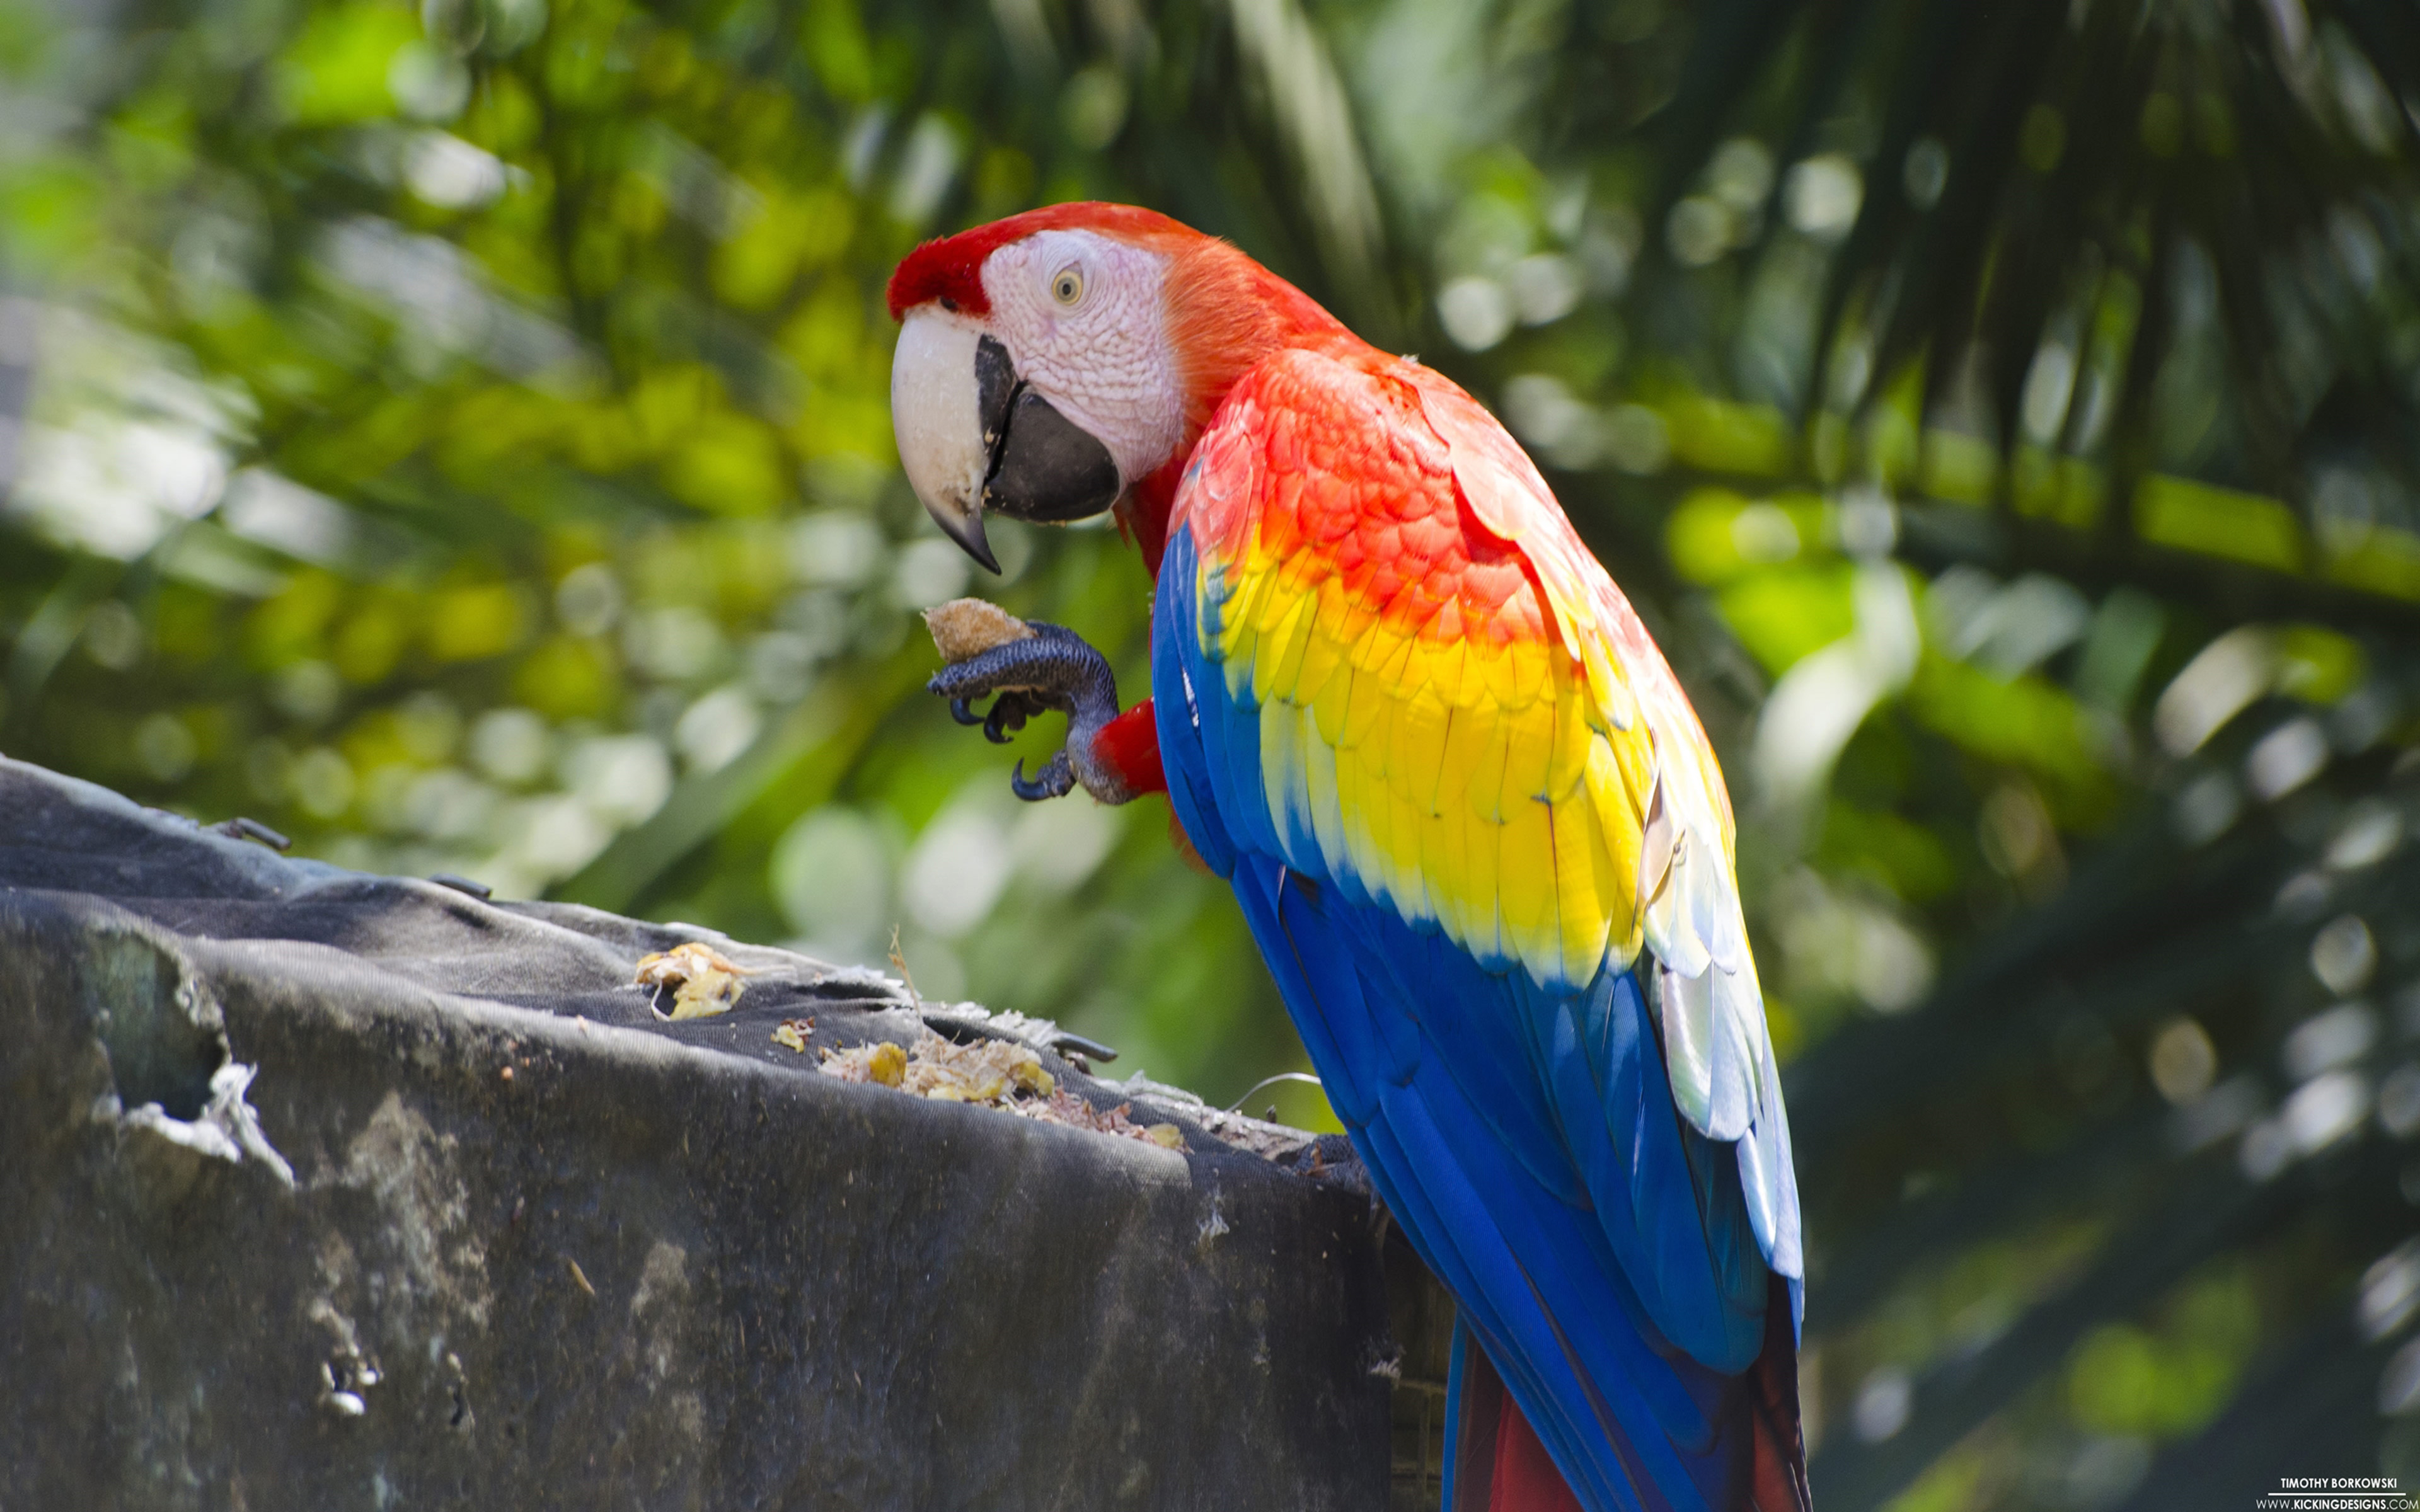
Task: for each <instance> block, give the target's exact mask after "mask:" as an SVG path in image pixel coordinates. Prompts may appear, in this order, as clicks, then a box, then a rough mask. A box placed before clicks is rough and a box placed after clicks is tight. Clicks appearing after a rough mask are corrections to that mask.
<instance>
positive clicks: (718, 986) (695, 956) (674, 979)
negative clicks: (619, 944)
mask: <svg viewBox="0 0 2420 1512" xmlns="http://www.w3.org/2000/svg"><path fill="white" fill-rule="evenodd" d="M754 975H755V973H754V972H752V971H750V970H749V969H748V968H747V967H745V966H741V965H736V964H733V963H732V962H731V960H730V959H729V958H728V957H726V956H724V955H723V953H722V952H721V951H720V950H718V949H715V948H714V947H712V946H710V945H705V944H701V943H699V942H698V941H696V940H691V941H690V942H689V943H688V944H686V945H676V946H674V947H673V948H672V949H669V950H658V951H657V952H656V953H654V954H653V955H647V956H642V957H640V958H639V974H638V978H637V980H638V984H639V985H640V986H642V987H644V988H646V989H647V1007H648V1008H649V1009H650V1010H652V1011H654V1012H655V1015H656V1017H658V1018H659V1019H703V1018H712V1017H713V1016H714V1015H716V1014H717V1013H728V1012H730V1011H731V1008H732V1005H733V1004H735V1003H737V1002H738V1001H739V995H740V993H741V992H743V991H744V990H746V988H747V985H748V984H747V983H746V982H744V981H742V980H739V979H741V978H742V977H752V976H754ZM666 987H670V988H671V989H673V1011H671V1012H669V1013H667V1012H665V1011H663V1010H662V1009H659V1008H657V1007H656V1002H655V995H656V994H658V993H660V992H661V991H663V989H665V988H666Z"/></svg>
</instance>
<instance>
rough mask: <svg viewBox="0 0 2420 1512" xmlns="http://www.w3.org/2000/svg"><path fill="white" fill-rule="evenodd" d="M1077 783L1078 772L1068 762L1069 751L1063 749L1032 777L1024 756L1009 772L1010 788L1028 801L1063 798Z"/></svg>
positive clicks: (1035, 801)
mask: <svg viewBox="0 0 2420 1512" xmlns="http://www.w3.org/2000/svg"><path fill="white" fill-rule="evenodd" d="M1075 785H1076V773H1075V770H1074V768H1072V767H1070V766H1069V765H1068V764H1067V753H1066V752H1065V751H1061V752H1060V753H1059V754H1058V755H1056V756H1053V757H1051V758H1050V760H1048V761H1047V762H1045V763H1044V764H1043V766H1042V770H1041V771H1039V772H1037V773H1035V774H1034V775H1033V776H1032V777H1031V778H1029V777H1027V776H1026V775H1025V762H1024V760H1023V759H1022V758H1019V760H1018V761H1017V764H1016V767H1015V768H1014V769H1013V770H1011V771H1010V772H1009V774H1008V790H1009V791H1010V792H1011V793H1014V794H1016V795H1017V796H1018V797H1020V798H1023V799H1024V800H1025V801H1026V802H1028V803H1040V802H1041V801H1042V800H1043V799H1045V798H1063V797H1065V796H1066V795H1067V790H1068V789H1069V788H1072V787H1074V786H1075Z"/></svg>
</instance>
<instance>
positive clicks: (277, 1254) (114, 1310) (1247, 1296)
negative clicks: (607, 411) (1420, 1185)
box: [0, 762, 1436, 1512]
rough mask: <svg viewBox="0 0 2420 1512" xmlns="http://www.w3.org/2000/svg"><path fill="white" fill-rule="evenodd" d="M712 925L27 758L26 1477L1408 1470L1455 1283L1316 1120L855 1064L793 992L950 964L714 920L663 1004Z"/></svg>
mask: <svg viewBox="0 0 2420 1512" xmlns="http://www.w3.org/2000/svg"><path fill="white" fill-rule="evenodd" d="M688 938H709V939H712V938H716V937H714V936H708V935H706V934H705V933H703V932H699V931H693V930H686V929H682V928H679V927H659V926H652V925H645V924H638V923H633V922H631V921H628V920H625V919H620V918H613V917H611V916H608V915H603V914H598V913H595V912H593V911H590V910H585V909H579V908H571V907H564V906H554V905H544V904H489V903H481V902H478V901H476V900H474V899H473V898H470V897H468V896H465V895H463V894H461V893H459V892H456V891H452V890H449V889H446V888H442V887H436V886H433V885H430V884H427V883H420V882H413V881H408V880H397V879H392V878H372V877H364V876H360V875H357V874H353V873H349V872H339V871H336V870H334V869H333V868H329V867H325V866H319V865H316V864H313V863H308V862H299V861H288V860H286V859H284V858H281V857H279V856H275V855H274V854H272V853H271V852H269V851H268V850H265V849H263V848H261V847H260V846H257V845H255V844H252V843H250V842H247V841H238V840H232V839H228V838H225V837H223V836H221V835H219V834H216V833H214V832H211V831H208V830H204V829H202V828H200V827H199V826H196V825H193V824H192V823H190V822H188V821H185V820H182V819H178V818H176V817H174V816H170V815H164V814H160V813H156V812H153V811H150V810H142V809H139V808H137V807H136V806H134V805H132V804H131V803H129V802H127V801H126V800H124V799H121V798H118V797H116V796H115V795H110V794H108V793H106V792H104V791H102V790H101V789H98V788H93V787H90V786H88V785H85V784H83V783H78V782H73V781H71V780H70V779H63V778H59V777H56V776H54V775H53V774H50V773H46V772H43V771H40V770H39V769H38V768H34V767H29V766H25V765H23V764H17V763H8V762H0V1275H5V1278H6V1287H5V1289H0V1512H33V1509H48V1508H70V1507H72V1508H105V1507H189V1506H190V1507H197V1508H198V1507H209V1508H250V1509H256V1512H266V1509H270V1508H283V1507H310V1508H318V1507H364V1508H388V1507H421V1506H479V1507H579V1508H592V1507H595V1508H603V1507H613V1508H621V1507H640V1508H648V1509H656V1508H674V1507H755V1506H767V1507H798V1508H819V1507H833V1508H841V1507H861V1508H873V1507H916V1508H947V1507H984V1508H1011V1509H1013V1508H1024V1507H1033V1508H1042V1507H1117V1506H1139V1507H1143V1506H1147V1507H1219V1508H1233V1507H1253V1508H1259V1507H1272V1508H1275V1507H1283V1508H1331V1507H1332V1508H1340V1509H1342V1508H1363V1507H1372V1508H1374V1507H1379V1506H1384V1505H1386V1504H1388V1500H1389V1496H1388V1488H1389V1468H1390V1467H1389V1458H1390V1456H1389V1437H1390V1386H1391V1385H1392V1381H1391V1380H1390V1372H1392V1373H1400V1370H1401V1363H1402V1362H1403V1361H1404V1354H1403V1352H1402V1351H1401V1350H1399V1348H1398V1346H1397V1345H1396V1344H1395V1343H1394V1342H1393V1339H1392V1336H1391V1334H1390V1329H1389V1326H1388V1294H1389V1291H1390V1289H1391V1290H1392V1291H1393V1292H1394V1293H1395V1295H1396V1299H1397V1307H1398V1311H1399V1312H1402V1311H1403V1310H1404V1308H1405V1307H1407V1306H1408V1307H1410V1308H1412V1309H1413V1310H1414V1311H1415V1312H1419V1310H1421V1309H1426V1310H1427V1311H1428V1312H1431V1313H1433V1312H1434V1311H1435V1304H1434V1295H1433V1294H1432V1293H1429V1292H1426V1291H1424V1290H1422V1283H1420V1282H1419V1281H1418V1280H1417V1279H1409V1280H1407V1279H1406V1277H1405V1276H1404V1274H1403V1273H1401V1271H1400V1269H1398V1270H1397V1272H1396V1273H1394V1275H1393V1276H1392V1278H1391V1282H1392V1284H1391V1287H1390V1285H1389V1282H1388V1278H1387V1276H1386V1264H1385V1262H1384V1260H1383V1258H1382V1252H1383V1251H1384V1250H1385V1249H1386V1247H1387V1246H1386V1244H1385V1242H1384V1241H1383V1240H1382V1237H1381V1235H1382V1231H1383V1224H1382V1223H1380V1222H1377V1221H1373V1213H1372V1210H1371V1207H1370V1203H1369V1199H1368V1197H1367V1196H1366V1194H1365V1192H1364V1191H1363V1190H1361V1189H1360V1188H1358V1187H1357V1185H1356V1184H1355V1182H1354V1181H1353V1180H1352V1179H1351V1178H1352V1176H1353V1173H1354V1170H1355V1168H1354V1167H1353V1166H1352V1165H1350V1163H1349V1160H1344V1161H1340V1160H1339V1159H1338V1156H1339V1155H1340V1153H1341V1152H1340V1151H1339V1150H1338V1149H1336V1148H1335V1147H1334V1146H1333V1145H1332V1144H1331V1145H1330V1146H1329V1147H1328V1148H1327V1149H1326V1150H1324V1151H1323V1150H1318V1149H1313V1148H1293V1147H1294V1146H1298V1145H1299V1144H1300V1138H1301V1136H1287V1135H1284V1134H1281V1133H1280V1132H1278V1131H1274V1130H1271V1129H1269V1128H1268V1127H1267V1126H1264V1125H1263V1126H1254V1127H1247V1126H1245V1124H1244V1123H1243V1122H1242V1120H1231V1119H1221V1118H1220V1117H1218V1116H1217V1115H1213V1114H1210V1113H1209V1112H1208V1111H1207V1110H1204V1109H1201V1108H1200V1107H1198V1105H1196V1106H1190V1107H1188V1106H1187V1105H1186V1104H1185V1103H1184V1102H1183V1100H1182V1098H1181V1097H1180V1096H1177V1095H1175V1094H1166V1093H1162V1094H1158V1101H1157V1102H1156V1103H1155V1102H1154V1101H1153V1098H1152V1095H1150V1094H1148V1093H1146V1095H1145V1096H1144V1097H1143V1099H1142V1105H1139V1106H1138V1108H1137V1115H1138V1117H1142V1116H1145V1115H1148V1116H1149V1117H1152V1118H1166V1119H1171V1121H1175V1122H1177V1123H1178V1124H1179V1125H1180V1127H1181V1128H1182V1129H1183V1130H1184V1132H1185V1134H1186V1136H1187V1149H1186V1150H1185V1151H1183V1152H1182V1153H1179V1152H1175V1151H1171V1150H1167V1149H1158V1148H1156V1147H1153V1146H1148V1145H1144V1144H1141V1143H1138V1142H1135V1141H1132V1140H1122V1139H1117V1138H1112V1137H1109V1136H1107V1135H1102V1134H1091V1133H1086V1132H1081V1131H1078V1130H1073V1129H1068V1128H1063V1127H1058V1126H1053V1125H1047V1124H1043V1123H1037V1122H1034V1121H1032V1120H1028V1119H1019V1118H1016V1117H1015V1116H1013V1115H1010V1114H1006V1113H1002V1112H999V1111H997V1110H991V1109H985V1108H978V1107H969V1106H962V1105H956V1104H949V1103H933V1102H925V1101H922V1100H918V1099H915V1098H911V1097H907V1096H905V1095H902V1094H900V1093H897V1092H893V1091H891V1090H888V1089H885V1088H876V1087H867V1086H854V1085H847V1084H844V1083H842V1082H839V1081H836V1080H834V1079H832V1078H830V1077H827V1076H822V1075H819V1074H817V1073H816V1072H814V1069H813V1068H814V1056H813V1055H812V1054H809V1055H803V1056H802V1055H799V1054H798V1053H795V1052H793V1051H790V1050H786V1049H783V1048H782V1047H780V1046H778V1045H776V1044H774V1043H773V1042H772V1041H771V1038H770V1035H771V1028H772V1026H774V1025H777V1024H779V1023H780V1022H781V1021H782V1020H783V1019H785V1018H805V1017H813V1018H814V1020H815V1029H814V1039H815V1040H816V1041H817V1042H818V1043H823V1044H847V1043H852V1042H858V1041H863V1040H865V1039H869V1038H884V1039H892V1040H895V1041H905V1040H907V1039H908V1038H910V1037H912V1036H913V1035H914V1034H915V1033H916V1032H918V1030H919V1028H920V1025H919V1022H918V1021H919V1018H920V1016H921V1014H920V1008H919V1005H917V1004H915V1003H914V1002H912V1001H910V1000H908V999H907V998H905V997H904V996H903V995H900V994H899V992H898V991H897V990H896V989H895V988H893V987H892V985H891V984H890V983H888V982H886V981H884V980H882V979H880V978H878V977H875V976H872V975H870V974H866V973H862V972H844V971H835V970H832V969H831V968H829V967H825V966H821V965H819V964H815V963H814V962H811V961H807V960H805V959H803V958H801V957H799V956H795V955H790V954H787V953H785V952H782V951H778V950H768V949H751V948H746V947H739V946H734V945H731V944H729V942H719V943H720V944H721V947H722V948H724V949H726V951H727V953H728V954H729V955H730V956H731V957H732V958H733V959H735V960H737V961H738V962H739V963H740V964H743V965H747V966H750V967H752V968H755V969H756V970H758V972H759V973H760V974H759V975H758V976H756V977H753V978H752V979H751V980H750V983H749V986H748V989H747V991H746V993H745V995H743V997H742V999H741V1001H740V1003H739V1005H738V1007H737V1008H736V1009H735V1010H734V1011H732V1012H730V1013H729V1014H726V1015H724V1016H721V1017H719V1018H713V1019H706V1020H699V1021H692V1022H684V1023H679V1024H667V1023H659V1022H658V1021H657V1020H656V1018H655V1016H654V1015H653V1013H652V1012H651V1011H649V1009H648V1006H647V1000H646V995H645V994H644V992H643V991H641V990H639V989H636V988H633V987H630V986H628V985H627V984H628V982H629V981H630V980H631V974H632V966H633V964H634V963H635V962H636V960H637V958H638V957H639V956H640V955H641V954H642V953H644V952H645V951H647V950H651V949H662V948H665V947H666V946H669V945H671V944H673V943H675V942H677V941H679V940H682V939H688ZM952 1012H954V1022H953V1023H952V1024H950V1025H949V1026H950V1027H951V1028H952V1029H953V1032H954V1033H956V1034H958V1035H960V1036H965V1035H970V1034H998V1033H1003V1032H1015V1033H1019V1034H1023V1035H1026V1036H1029V1037H1032V1038H1035V1039H1038V1040H1039V1041H1042V1042H1045V1043H1047V1042H1048V1041H1049V1034H1048V1030H1047V1026H1030V1025H1024V1024H1021V1023H1015V1022H1002V1021H987V1020H985V1019H983V1018H982V1017H981V1015H980V1012H979V1011H966V1010H957V1011H952ZM937 1016H947V1015H946V1014H941V1013H939V1012H938V1011H937ZM1045 1058H1046V1062H1047V1064H1049V1066H1050V1068H1051V1069H1052V1070H1053V1071H1054V1072H1059V1073H1061V1074H1063V1076H1066V1077H1068V1078H1070V1079H1071V1080H1070V1085H1072V1086H1075V1087H1078V1088H1081V1089H1082V1090H1083V1091H1084V1092H1085V1095H1086V1096H1087V1097H1088V1098H1090V1099H1091V1100H1093V1101H1094V1102H1095V1103H1113V1102H1117V1101H1125V1100H1127V1099H1128V1098H1130V1097H1132V1096H1133V1095H1134V1094H1135V1091H1136V1088H1123V1087H1119V1086H1117V1085H1116V1084H1098V1083H1094V1082H1092V1081H1090V1080H1089V1079H1087V1078H1085V1077H1083V1076H1082V1075H1080V1074H1079V1073H1078V1072H1076V1071H1075V1070H1074V1069H1073V1068H1072V1067H1071V1066H1070V1065H1068V1064H1067V1063H1066V1062H1065V1061H1063V1060H1061V1059H1059V1058H1058V1057H1053V1056H1048V1055H1046V1057H1045ZM1219 1134H1224V1135H1226V1136H1227V1138H1233V1139H1240V1140H1244V1141H1246V1142H1248V1143H1256V1144H1258V1145H1260V1146H1261V1147H1262V1148H1263V1149H1276V1151H1277V1155H1276V1158H1264V1154H1262V1153H1255V1152H1251V1151H1249V1150H1246V1149H1237V1148H1233V1146H1232V1145H1231V1144H1229V1143H1227V1142H1226V1141H1225V1140H1224V1139H1222V1138H1221V1137H1219ZM1419 1332H1420V1333H1421V1334H1422V1335H1423V1337H1422V1338H1421V1339H1419V1340H1416V1341H1415V1346H1416V1347H1415V1353H1416V1354H1417V1355H1418V1357H1419V1359H1421V1360H1426V1359H1427V1357H1428V1356H1429V1355H1430V1354H1434V1353H1435V1352H1436V1350H1435V1347H1434V1346H1435V1337H1432V1336H1428V1335H1433V1334H1434V1326H1433V1320H1431V1321H1429V1322H1423V1323H1421V1324H1420V1327H1419ZM1424 1389H1425V1390H1427V1391H1428V1392H1429V1393H1430V1394H1431V1395H1433V1392H1434V1386H1433V1383H1431V1384H1430V1385H1428V1386H1427V1387H1426V1388H1424ZM1394 1395H1395V1396H1396V1397H1397V1398H1398V1400H1397V1403H1396V1405H1395V1407H1394V1410H1393V1411H1394V1424H1393V1437H1394V1439H1395V1441H1396V1442H1395V1445H1394V1455H1393V1458H1394V1459H1395V1461H1396V1462H1397V1466H1398V1468H1400V1466H1401V1463H1402V1461H1403V1459H1404V1456H1405V1455H1406V1454H1407V1453H1408V1454H1409V1455H1410V1456H1411V1457H1412V1458H1414V1459H1415V1460H1417V1459H1418V1458H1419V1457H1420V1456H1421V1455H1423V1454H1425V1453H1427V1452H1428V1450H1427V1447H1426V1442H1427V1439H1428V1435H1427V1434H1426V1433H1425V1432H1419V1431H1415V1430H1416V1429H1418V1428H1419V1427H1421V1425H1420V1424H1419V1413H1420V1411H1421V1409H1420V1408H1419V1405H1418V1402H1415V1404H1414V1407H1413V1409H1412V1412H1411V1420H1410V1422H1409V1423H1408V1424H1407V1423H1406V1421H1405V1410H1404V1406H1403V1403H1404V1401H1409V1400H1413V1398H1411V1397H1408V1396H1404V1393H1401V1392H1397V1393H1395V1394H1394ZM1426 1399H1427V1398H1426V1397H1421V1398H1419V1400H1422V1401H1424V1400H1426ZM1406 1489H1409V1488H1406ZM1398 1494H1399V1495H1400V1494H1402V1492H1401V1491H1399V1492H1398Z"/></svg>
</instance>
